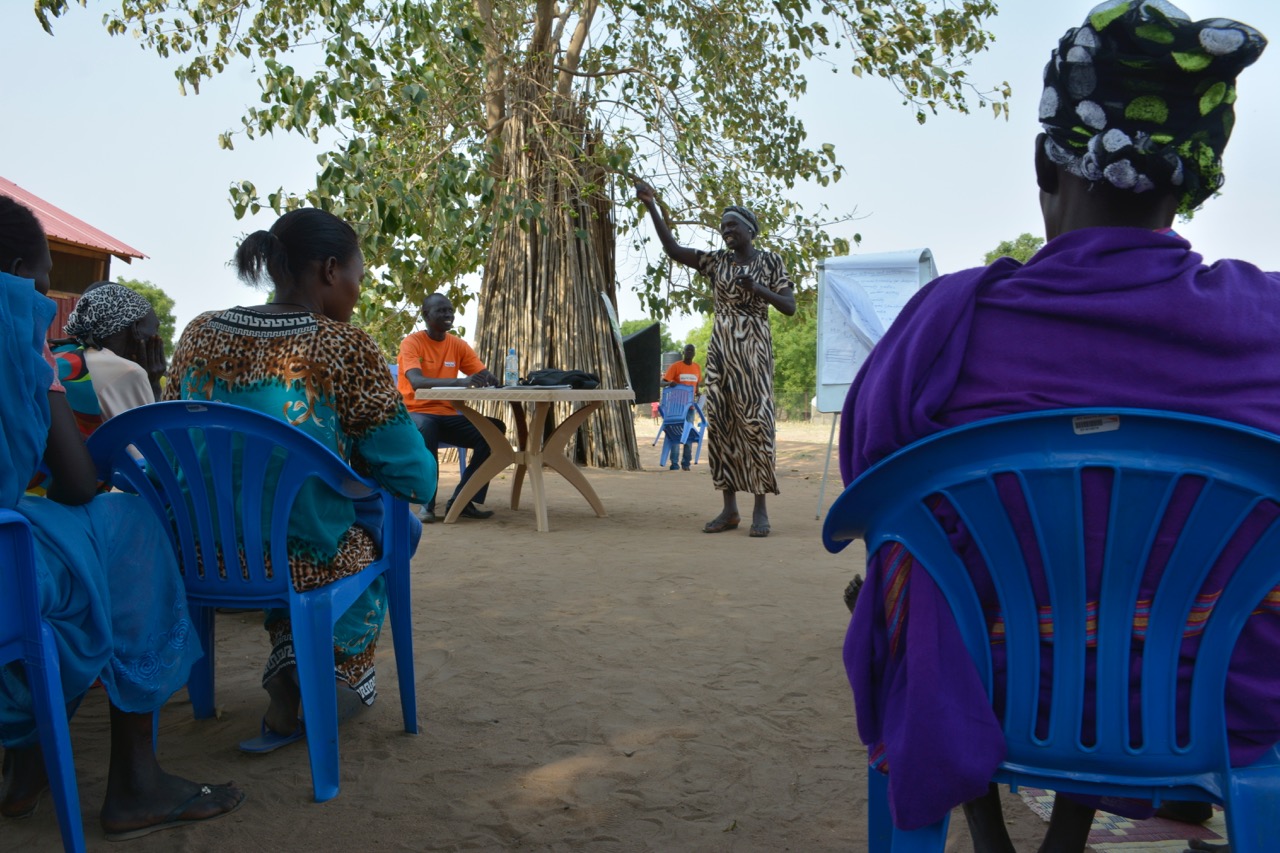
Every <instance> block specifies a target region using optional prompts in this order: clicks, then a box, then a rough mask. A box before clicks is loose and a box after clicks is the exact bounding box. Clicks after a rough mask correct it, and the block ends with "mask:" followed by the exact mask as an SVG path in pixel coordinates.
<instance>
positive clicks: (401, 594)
mask: <svg viewBox="0 0 1280 853" xmlns="http://www.w3.org/2000/svg"><path fill="white" fill-rule="evenodd" d="M384 577H386V579H387V610H388V611H389V612H388V614H387V615H388V616H390V617H391V642H392V644H393V648H394V649H395V653H396V677H397V681H398V682H399V686H400V711H401V713H402V714H403V715H404V730H405V731H406V732H408V733H409V734H414V735H416V734H417V733H418V694H417V678H416V676H415V672H414V668H413V622H412V615H411V614H412V610H413V603H412V601H411V600H410V598H409V565H408V563H407V562H405V564H404V565H403V566H392V567H391V568H389V569H388V570H387V571H386V572H385V573H384Z"/></svg>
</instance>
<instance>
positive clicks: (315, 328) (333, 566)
mask: <svg viewBox="0 0 1280 853" xmlns="http://www.w3.org/2000/svg"><path fill="white" fill-rule="evenodd" d="M164 399H166V400H176V399H183V400H213V401H217V402H222V403H233V404H235V405H238V406H244V407H245V408H249V409H256V410H257V411H260V412H265V413H267V414H270V415H274V416H276V417H278V418H280V419H281V420H284V421H288V422H289V423H291V424H293V425H294V426H296V427H298V428H299V429H301V430H303V431H304V432H306V433H307V434H308V435H310V436H312V437H313V438H316V439H318V440H319V441H320V442H321V443H323V444H325V445H326V446H328V447H331V448H333V450H334V451H335V452H336V453H337V454H338V455H339V456H341V457H342V458H343V459H345V460H347V461H348V462H349V463H351V464H352V466H353V467H355V468H356V469H357V470H361V471H363V472H365V473H367V474H369V475H370V476H372V477H373V478H374V479H375V480H377V481H378V483H379V484H380V485H382V486H383V487H384V488H386V489H387V490H388V491H390V492H391V493H392V494H395V495H397V496H399V497H402V498H404V499H406V500H408V501H411V502H414V503H425V502H426V501H427V500H429V499H430V497H431V496H432V495H433V494H434V493H435V489H436V465H435V459H434V458H432V456H431V454H430V453H428V452H427V449H426V446H425V445H424V444H423V442H422V437H421V436H420V435H419V434H418V431H417V430H416V429H415V428H414V426H413V422H412V421H411V420H410V419H409V414H408V412H407V411H406V410H405V407H404V402H403V400H402V398H401V397H400V394H399V392H398V391H396V388H395V384H394V383H393V382H392V379H391V373H390V371H389V370H388V369H387V364H386V361H385V360H384V359H383V357H382V354H381V353H380V352H379V351H378V347H377V345H376V344H375V343H374V342H373V339H372V338H370V337H369V336H368V335H367V334H366V333H365V332H364V331H363V330H361V329H358V328H356V327H355V326H352V325H351V324H349V323H340V322H338V321H336V320H331V319H329V318H327V317H324V316H322V315H319V314H311V313H308V312H298V313H287V314H275V313H268V312H265V311H257V310H254V309H250V308H232V309H229V310H226V311H213V312H208V313H205V314H201V315H200V316H199V317H197V318H196V319H194V320H192V321H191V324H190V325H188V326H187V328H186V330H185V331H184V332H183V333H182V339H181V340H180V341H179V342H178V346H177V349H176V351H175V352H174V354H173V360H172V361H171V363H170V366H169V375H168V382H167V383H166V385H165V389H164ZM289 552H290V558H291V559H290V567H291V569H292V572H293V581H294V586H295V587H296V588H297V589H298V590H299V591H302V590H306V589H312V588H314V587H316V586H320V585H322V584H324V583H328V582H330V581H333V580H336V579H337V578H341V577H345V576H347V575H350V574H353V573H354V572H357V571H359V570H360V569H361V568H363V567H364V566H365V565H367V564H368V563H369V562H370V561H371V560H373V559H376V556H377V553H376V550H375V548H374V546H373V542H372V540H371V539H370V538H369V536H368V535H367V534H366V533H365V532H364V530H363V529H362V528H360V527H358V526H356V511H355V507H354V505H353V504H352V502H351V501H350V500H347V499H346V498H344V497H342V496H340V495H338V494H336V493H334V492H333V491H332V490H330V489H329V488H328V487H327V486H324V485H323V484H321V483H311V484H309V485H308V486H307V487H306V488H304V490H303V492H302V493H301V494H300V495H299V496H298V501H297V503H296V504H295V506H294V511H293V515H292V517H291V518H290V519H289Z"/></svg>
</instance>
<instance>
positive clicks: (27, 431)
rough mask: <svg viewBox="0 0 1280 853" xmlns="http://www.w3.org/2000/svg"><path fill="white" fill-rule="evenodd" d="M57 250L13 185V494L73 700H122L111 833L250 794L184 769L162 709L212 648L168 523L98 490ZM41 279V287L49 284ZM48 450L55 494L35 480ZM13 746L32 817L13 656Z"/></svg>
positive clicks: (0, 427) (3, 710)
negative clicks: (186, 587)
mask: <svg viewBox="0 0 1280 853" xmlns="http://www.w3.org/2000/svg"><path fill="white" fill-rule="evenodd" d="M51 268H52V260H51V259H50V256H49V246H48V243H47V241H46V240H45V236H44V231H43V229H42V228H41V227H40V224H39V222H38V221H37V220H36V218H35V215H34V214H33V213H32V212H31V211H30V210H28V209H27V208H26V207H23V206H22V205H20V204H18V203H17V202H15V201H13V200H12V199H10V198H7V197H0V269H2V270H4V272H2V273H0V348H3V350H4V352H3V355H2V356H0V390H2V391H3V394H0V408H2V411H3V416H2V417H0V507H3V508H5V509H12V510H16V511H17V512H18V513H20V514H21V515H23V516H25V517H26V519H27V520H28V521H29V522H30V523H31V530H32V534H33V536H34V539H35V546H36V547H35V555H36V571H37V576H36V578H37V584H38V589H39V596H40V610H41V614H42V615H43V617H44V619H45V621H46V622H47V623H48V624H49V626H50V627H51V628H52V629H53V633H54V637H55V639H56V641H57V645H58V655H59V662H60V665H61V677H62V690H63V693H64V694H65V695H66V696H67V697H68V701H69V702H70V703H71V706H72V708H74V707H75V706H76V705H78V703H79V700H80V699H81V697H83V696H84V694H85V693H86V692H88V690H89V688H90V687H91V686H92V685H93V683H94V682H95V681H101V683H102V685H103V687H104V688H105V689H106V693H107V696H108V697H109V699H110V701H111V764H110V769H109V771H108V775H107V793H106V798H105V800H104V802H103V805H102V812H101V820H102V828H103V830H104V831H105V832H106V837H107V839H108V840H111V841H117V840H124V839H127V838H135V837H138V836H141V835H146V834H148V833H150V832H155V831H156V830H159V829H167V828H169V827H173V826H180V825H183V824H187V823H193V822H195V821H200V820H207V819H209V818H213V817H218V816H220V815H223V814H226V813H228V812H231V811H233V810H235V809H236V808H238V807H239V806H240V804H241V803H242V802H243V801H244V794H243V793H242V792H241V791H240V790H239V789H237V788H236V787H235V786H234V785H233V784H230V783H228V784H226V785H207V784H200V783H196V782H191V781H188V780H186V779H182V778H180V777H177V776H173V775H170V774H169V773H166V772H165V771H164V770H162V769H161V768H160V765H159V764H158V763H157V761H156V755H155V751H154V749H153V748H152V740H151V731H152V729H151V720H152V713H153V712H154V711H156V710H157V709H158V708H159V707H160V706H161V705H163V704H164V702H165V701H166V700H167V699H168V698H169V696H170V695H171V694H172V693H173V692H174V691H176V690H177V689H178V688H180V687H182V686H183V685H185V684H186V683H187V676H188V674H189V672H190V670H191V664H192V662H193V661H195V660H196V659H197V658H199V656H200V654H201V649H200V644H199V642H198V641H197V639H196V637H195V635H194V634H192V633H191V622H190V620H189V619H188V617H187V602H186V595H185V593H184V592H183V587H182V578H181V576H180V575H179V573H178V567H177V563H176V561H175V558H174V553H173V548H172V546H171V545H170V543H169V537H168V534H167V533H166V532H165V530H164V528H163V527H162V526H161V524H160V522H159V521H158V520H157V519H156V517H155V515H154V514H153V513H152V512H151V511H150V509H148V508H147V507H146V506H145V504H143V503H142V502H141V500H140V499H139V498H136V497H134V496H132V495H124V494H103V495H97V494H96V492H97V481H96V477H95V472H94V467H93V462H92V460H91V459H90V458H89V453H88V451H87V450H86V449H85V447H84V444H83V442H82V441H81V439H80V434H79V431H78V430H77V428H76V422H75V417H74V415H73V414H72V412H71V408H70V406H69V405H68V404H67V401H66V397H65V394H64V393H63V390H62V387H61V384H60V383H58V381H57V380H56V378H55V376H56V374H55V373H54V369H53V357H52V355H51V354H50V352H49V348H48V345H47V344H46V343H45V342H44V335H45V331H46V330H47V329H48V327H49V323H50V321H51V320H52V319H53V314H54V304H53V302H52V301H50V300H49V299H47V298H46V297H45V296H43V295H42V294H44V293H45V292H46V291H48V289H49V271H50V269H51ZM37 291H39V292H37ZM41 458H43V460H44V462H45V464H46V465H47V466H48V468H49V470H50V472H51V473H52V474H53V478H52V483H51V485H50V486H49V489H48V496H47V497H28V496H24V494H23V491H24V488H25V487H26V485H27V483H28V481H29V480H30V479H31V476H32V474H33V473H34V472H35V470H36V467H37V465H38V464H39V463H40V461H41ZM0 739H2V740H3V742H4V746H5V781H6V783H7V785H6V788H5V792H4V796H3V798H0V814H2V815H3V816H4V817H8V818H21V817H27V816H29V815H30V814H31V813H32V812H34V811H35V808H36V805H37V803H38V802H39V799H40V796H41V794H42V793H43V791H44V789H45V788H46V787H47V786H48V781H47V779H46V778H45V775H44V763H43V760H42V757H41V753H40V747H39V742H38V737H37V733H36V724H35V716H34V713H33V708H32V701H31V693H30V691H29V690H28V688H27V684H26V680H25V679H24V678H23V676H22V668H21V666H20V665H18V664H12V665H10V666H7V667H2V668H0Z"/></svg>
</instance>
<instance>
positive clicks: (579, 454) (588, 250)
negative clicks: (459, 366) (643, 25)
mask: <svg viewBox="0 0 1280 853" xmlns="http://www.w3.org/2000/svg"><path fill="white" fill-rule="evenodd" d="M543 67H544V68H545V66H543ZM549 82H550V81H549V80H547V81H544V80H540V79H538V78H537V74H536V72H532V71H531V70H530V69H528V68H526V69H525V73H524V74H521V75H520V76H519V78H518V79H515V75H511V76H509V77H508V89H507V108H508V114H507V119H506V121H505V122H504V124H503V127H502V140H501V145H502V151H503V156H502V157H501V158H500V173H499V174H498V175H496V177H497V178H498V180H499V184H500V185H502V184H506V185H508V186H513V187H514V186H518V187H523V188H524V189H525V192H527V193H528V195H529V197H530V198H531V199H533V200H534V202H535V204H536V205H537V206H535V207H531V208H529V209H528V210H527V212H526V214H527V215H523V216H522V215H519V214H517V215H516V216H515V217H513V218H509V219H505V220H502V219H500V220H499V221H498V222H497V223H496V226H495V233H494V237H493V243H492V247H491V249H490V252H489V259H488V264H487V265H486V269H485V276H484V278H485V284H484V288H483V290H482V292H481V297H480V299H481V302H480V317H479V320H480V322H479V335H478V340H477V351H478V353H479V355H480V357H481V359H483V360H484V361H485V363H486V364H490V365H501V363H502V360H503V358H504V357H505V355H506V352H507V348H508V347H515V348H516V352H517V353H518V354H519V357H520V370H521V373H524V374H528V372H529V371H530V370H536V369H538V368H559V369H573V370H586V371H589V372H591V373H595V374H597V375H598V376H599V377H600V382H601V385H602V387H605V388H624V387H626V382H627V380H626V368H625V365H624V363H623V360H622V355H621V353H620V352H619V351H618V346H617V342H616V339H615V338H614V335H613V329H612V326H611V324H610V322H609V315H608V312H607V309H606V306H605V300H606V299H607V300H609V302H610V304H612V305H614V306H615V312H616V300H615V292H614V286H615V285H614V222H613V217H612V214H611V207H610V202H609V198H608V196H607V195H605V190H606V188H607V186H608V184H607V179H606V176H605V175H604V174H602V173H599V170H598V168H597V167H594V166H592V165H590V163H591V160H590V158H588V157H585V156H581V155H582V154H585V153H589V152H590V151H591V150H592V148H593V147H594V146H595V145H596V144H597V143H598V140H599V135H598V132H597V131H596V130H594V129H593V128H591V127H589V126H588V122H587V111H586V109H585V107H584V106H583V105H582V104H580V103H578V102H576V101H574V100H572V99H570V98H565V97H563V96H560V95H559V94H558V93H556V92H555V91H554V90H553V89H552V88H551V87H550V86H548V85H546V84H547V83H549ZM569 405H570V404H558V405H557V409H560V410H559V411H557V412H556V413H555V415H556V418H557V420H562V419H563V418H564V417H566V416H567V415H568V414H569V408H568V407H569ZM488 414H498V413H497V412H489V413H488ZM498 416H499V417H501V415H498ZM569 452H570V454H571V458H574V459H576V460H577V461H578V462H580V463H582V464H586V465H592V466H596V467H606V468H624V469H629V470H634V469H638V468H639V467H640V460H639V454H638V453H637V450H636V440H635V429H634V421H633V418H632V407H631V404H630V403H627V402H612V403H605V404H604V405H603V406H602V407H601V408H600V410H599V412H598V413H597V414H596V415H595V416H593V417H592V418H591V419H590V420H588V421H587V424H586V425H585V426H583V427H582V428H581V429H579V430H578V435H577V436H576V438H575V439H574V440H573V442H571V444H570V450H569Z"/></svg>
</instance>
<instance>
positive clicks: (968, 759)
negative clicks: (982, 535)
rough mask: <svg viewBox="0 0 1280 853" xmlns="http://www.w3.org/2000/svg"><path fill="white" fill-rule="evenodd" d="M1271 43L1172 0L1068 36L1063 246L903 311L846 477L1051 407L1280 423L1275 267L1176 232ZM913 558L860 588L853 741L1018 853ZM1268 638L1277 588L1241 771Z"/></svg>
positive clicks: (1043, 112)
mask: <svg viewBox="0 0 1280 853" xmlns="http://www.w3.org/2000/svg"><path fill="white" fill-rule="evenodd" d="M1265 45H1266V40H1265V39H1264V38H1263V37H1262V35H1261V34H1260V33H1258V32H1257V31H1256V30H1254V29H1252V28H1250V27H1247V26H1245V25H1243V24H1239V23H1237V22H1234V21H1228V20H1224V19H1213V20H1207V21H1200V22H1192V21H1190V20H1189V19H1188V18H1187V17H1186V16H1185V15H1183V14H1182V13H1181V12H1180V11H1179V10H1177V9H1176V8H1174V7H1172V6H1171V5H1170V4H1169V3H1167V2H1163V0H1112V2H1108V3H1104V4H1102V5H1101V6H1098V7H1096V8H1095V9H1094V10H1093V11H1092V12H1091V13H1090V15H1089V18H1088V20H1087V21H1086V22H1085V24H1084V25H1083V26H1081V27H1079V28H1076V29H1072V30H1070V31H1068V32H1067V34H1066V35H1065V36H1064V37H1063V38H1062V40H1061V41H1060V43H1059V45H1058V48H1057V49H1056V50H1055V51H1054V52H1053V54H1052V56H1051V58H1050V61H1049V64H1048V66H1046V68H1045V91H1044V96H1043V98H1042V100H1041V104H1040V119H1041V122H1042V125H1043V129H1044V132H1043V133H1042V134H1040V136H1039V137H1038V138H1037V139H1036V146H1035V168H1036V177H1037V182H1038V184H1039V187H1040V198H1041V207H1042V211H1043V214H1044V222H1045V230H1046V233H1047V236H1048V238H1049V242H1048V243H1047V244H1046V245H1045V246H1044V248H1043V249H1041V251H1040V252H1038V253H1037V254H1036V255H1035V257H1033V258H1032V259H1031V260H1030V261H1028V262H1027V263H1026V264H1025V265H1023V264H1019V263H1017V262H1016V261H1013V260H1011V259H1009V258H1002V259H1001V260H999V261H997V262H995V263H994V264H992V265H991V266H989V267H985V268H980V269H973V270H967V271H964V272H960V273H956V274H954V275H948V276H944V277H942V278H939V279H936V280H935V281H933V282H931V283H930V284H929V285H928V286H927V287H925V288H923V289H922V290H921V291H920V292H919V293H918V294H917V295H916V297H915V298H914V299H912V300H911V302H910V303H909V304H908V305H907V306H906V308H905V309H904V310H903V312H902V314H901V315H900V316H899V317H898V319H897V321H896V322H895V323H894V324H893V326H892V327H891V328H890V329H889V331H888V333H887V334H886V335H885V337H884V338H883V340H882V341H881V342H880V343H879V345H878V346H877V347H876V348H875V350H874V351H873V352H872V354H871V356H870V358H868V360H867V362H866V363H865V364H864V366H863V369H862V371H861V372H860V373H859V375H858V377H857V379H856V380H855V381H854V384H853V387H852V388H851V389H850V392H849V397H848V400H847V401H846V404H845V408H844V418H843V420H842V422H841V426H842V431H841V436H840V466H841V474H842V475H843V477H844V480H845V482H846V483H849V482H851V481H852V480H853V479H854V478H855V477H857V476H858V475H859V474H860V473H861V472H862V471H864V470H866V469H867V468H868V467H869V466H870V465H872V464H874V463H875V462H876V461H878V460H880V459H882V458H884V457H885V456H887V455H888V454H890V453H892V452H894V451H895V450H897V449H899V448H901V447H904V446H906V445H908V444H910V443H912V442H913V441H916V440H917V439H920V438H922V437H924V436H927V435H929V434H931V433H935V432H938V431H940V430H945V429H948V428H951V427H955V426H959V425H961V424H965V423H969V422H972V421H977V420H982V419H984V418H991V417H996V416H999V415H1007V414H1013V413H1017V412H1026V411H1034V410H1039V409H1056V408H1066V407H1074V406H1110V405H1114V406H1130V407H1140V408H1151V409H1168V410H1176V411H1183V412H1191V413H1195V414H1200V415H1207V416H1210V417H1216V418H1221V419H1224V420H1230V421H1236V422H1239V423H1244V424H1248V425H1250V426H1254V427H1259V428H1262V429H1265V430H1268V431H1271V432H1275V433H1280V276H1277V275H1276V274H1270V273H1264V272H1261V271H1260V270H1258V269H1257V268H1256V267H1254V266H1252V265H1250V264H1247V263H1244V262H1242V261H1220V262H1218V263H1216V264H1214V265H1212V266H1205V265H1204V263H1203V260H1202V259H1201V257H1200V256H1199V255H1197V254H1196V253H1195V252H1193V251H1192V250H1191V246H1190V245H1189V244H1188V243H1187V242H1186V241H1185V240H1183V239H1182V238H1181V237H1179V236H1178V235H1177V234H1175V233H1173V231H1172V230H1171V227H1170V226H1171V225H1172V223H1173V219H1174V216H1175V214H1177V213H1179V212H1182V213H1189V212H1190V211H1192V210H1194V209H1195V208H1196V207H1197V206H1199V205H1200V204H1201V203H1202V202H1203V201H1204V200H1205V199H1206V198H1208V197H1209V196H1210V195H1212V194H1213V193H1214V192H1215V191H1217V189H1218V188H1219V186H1221V184H1222V169H1221V154H1222V150H1223V148H1224V147H1225V145H1226V141H1227V137H1228V135H1229V134H1230V128H1231V125H1232V117H1233V114H1232V104H1233V103H1234V101H1235V78H1236V76H1237V74H1238V73H1239V72H1240V71H1241V70H1242V69H1243V68H1245V67H1246V66H1248V65H1249V64H1251V63H1252V62H1253V61H1254V60H1256V59H1257V57H1258V56H1259V55H1260V54H1261V52H1262V50H1263V48H1264V47H1265ZM946 515H947V512H946V509H945V508H942V509H940V510H939V521H940V523H942V524H943V525H944V526H949V522H951V521H952V520H951V519H948V518H947V517H946ZM951 529H954V528H953V527H952V528H951ZM962 539H963V534H962V533H958V534H957V535H956V536H955V537H953V541H956V543H957V550H959V551H961V552H962V553H963V547H964V546H963V541H960V540H962ZM911 563H912V558H911V555H910V554H907V553H903V552H902V551H901V549H897V551H894V549H891V548H889V547H888V546H886V548H884V549H882V550H881V551H880V552H877V553H876V554H875V555H873V556H872V557H871V559H870V560H869V561H868V564H867V582H866V585H865V588H864V589H863V590H862V592H861V594H860V595H857V600H856V606H855V609H854V614H853V618H852V620H851V622H850V625H849V632H848V636H847V638H846V642H845V666H846V670H847V672H848V676H849V680H850V683H851V685H852V686H853V690H854V699H855V704H856V708H857V721H858V729H859V733H860V735H861V736H862V739H863V740H864V741H865V742H866V743H867V745H868V748H869V752H870V761H871V763H872V766H875V767H878V768H880V769H881V770H885V771H886V772H888V773H889V802H890V808H891V812H892V817H893V820H894V823H895V824H896V825H897V826H900V827H903V828H906V829H913V828H918V827H921V826H926V825H928V824H931V823H934V822H936V821H937V820H939V819H941V818H942V817H943V816H944V815H945V814H946V813H947V812H949V811H950V810H951V809H952V808H953V807H955V806H956V805H959V804H961V803H964V804H965V815H966V818H967V819H968V823H969V828H970V832H971V834H972V835H973V837H974V845H975V848H976V849H977V850H980V851H993V853H1013V846H1012V844H1011V843H1010V841H1009V837H1008V834H1007V832H1006V831H1005V828H1004V823H1003V820H1002V816H1001V814H1000V805H999V799H998V795H997V794H996V792H995V788H994V785H991V784H990V782H989V780H990V779H991V777H992V775H993V773H994V772H995V770H996V767H997V766H998V765H999V763H1000V761H1001V759H1002V758H1003V755H1004V739H1003V736H1002V734H1001V730H1000V725H999V723H998V721H997V718H996V716H995V713H994V712H993V710H992V705H991V701H990V700H989V699H988V698H987V695H986V693H985V691H984V690H983V687H982V684H981V683H980V681H979V679H978V677H977V674H976V672H975V671H974V668H973V665H972V663H971V662H970V659H969V657H968V655H967V654H966V652H965V650H964V644H963V642H962V641H961V639H960V635H959V632H958V631H957V629H956V626H955V624H954V621H953V620H952V618H951V615H950V611H949V610H948V608H947V606H946V603H945V601H944V599H943V598H942V596H941V594H940V592H939V591H938V589H937V587H936V586H934V585H933V583H932V581H931V580H930V578H929V575H928V573H926V572H923V571H912V570H911ZM993 595H994V593H993ZM993 600H994V598H993ZM908 602H909V605H910V607H909V614H908V612H907V610H908V608H907V604H908ZM894 619H896V620H897V621H893V622H892V624H894V626H895V630H894V631H893V632H892V634H890V632H888V631H887V629H886V627H885V626H886V622H887V620H894ZM1278 648H1280V591H1277V592H1273V594H1272V595H1271V596H1270V597H1269V598H1268V600H1267V601H1265V602H1263V603H1262V605H1260V607H1259V611H1258V614H1257V615H1255V617H1254V618H1253V619H1251V620H1250V622H1249V624H1248V625H1247V626H1246V628H1245V630H1244V632H1243V633H1242V634H1241V636H1240V640H1239V643H1238V645H1237V649H1236V653H1235V655H1234V656H1233V658H1232V668H1231V675H1230V677H1229V682H1228V684H1229V687H1228V697H1227V702H1228V720H1229V722H1230V729H1231V731H1230V736H1231V740H1230V745H1231V755H1232V761H1233V763H1235V764H1237V765H1243V764H1248V763H1251V762H1252V761H1254V760H1256V759H1257V758H1258V757H1259V756H1260V755H1262V754H1263V753H1264V752H1266V751H1268V750H1269V749H1270V748H1271V747H1272V746H1273V745H1274V744H1275V743H1276V742H1277V741H1280V683H1277V679H1275V677H1274V675H1273V674H1272V671H1271V670H1273V668H1274V667H1273V666H1272V665H1271V660H1272V659H1273V655H1272V654H1271V653H1270V652H1269V650H1274V649H1278ZM997 664H998V662H997ZM942 685H945V689H940V686H942ZM996 699H997V703H998V702H999V697H998V696H997V697H996ZM1093 805H1096V803H1091V804H1088V805H1086V804H1085V803H1084V802H1082V801H1080V800H1076V799H1067V798H1066V797H1061V798H1058V800H1057V802H1056V803H1055V808H1054V815H1053V819H1052V820H1051V822H1050V826H1049V831H1048V834H1047V835H1046V837H1045V840H1044V844H1043V846H1042V847H1041V848H1040V849H1041V851H1043V853H1048V852H1049V851H1053V852H1054V853H1063V852H1064V851H1080V850H1083V849H1084V845H1085V843H1086V840H1087V838H1088V833H1089V827H1090V823H1091V819H1092V816H1093V811H1094V809H1093ZM1104 805H1107V806H1108V807H1115V806H1114V805H1113V804H1112V803H1105V804H1104ZM1146 813H1147V814H1149V813H1150V810H1149V809H1148V810H1147V812H1146ZM1135 816H1136V815H1135Z"/></svg>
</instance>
